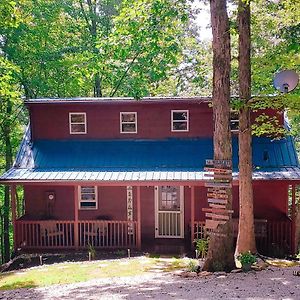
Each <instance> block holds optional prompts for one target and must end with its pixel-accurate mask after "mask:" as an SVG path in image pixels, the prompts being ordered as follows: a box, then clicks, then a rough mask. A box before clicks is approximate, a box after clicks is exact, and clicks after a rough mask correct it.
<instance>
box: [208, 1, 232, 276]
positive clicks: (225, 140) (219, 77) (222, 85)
mask: <svg viewBox="0 0 300 300" xmlns="http://www.w3.org/2000/svg"><path fill="white" fill-rule="evenodd" d="M210 11H211V24H212V32H213V115H214V159H221V160H231V159H232V146H231V131H230V34H229V22H228V16H227V10H226V0H211V1H210ZM227 209H230V210H231V209H232V192H231V190H228V203H227ZM219 226H220V225H219ZM221 231H222V232H223V233H224V234H225V235H226V236H216V235H212V236H211V238H210V243H209V249H208V254H207V258H206V261H205V263H204V266H203V269H204V270H209V271H217V270H225V271H228V270H231V269H232V268H233V267H234V256H233V254H234V253H233V236H232V221H231V219H230V220H229V221H228V222H227V223H226V224H225V225H222V227H221Z"/></svg>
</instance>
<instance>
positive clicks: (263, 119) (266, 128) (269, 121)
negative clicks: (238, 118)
mask: <svg viewBox="0 0 300 300" xmlns="http://www.w3.org/2000/svg"><path fill="white" fill-rule="evenodd" d="M252 133H253V134H254V135H256V136H269V137H271V138H274V139H275V138H282V136H284V135H286V134H288V131H287V130H286V129H285V128H284V127H282V126H281V125H280V123H279V119H278V117H277V116H272V117H271V116H269V115H267V114H265V113H262V114H261V115H259V116H258V117H257V118H256V119H255V123H254V124H253V125H252Z"/></svg>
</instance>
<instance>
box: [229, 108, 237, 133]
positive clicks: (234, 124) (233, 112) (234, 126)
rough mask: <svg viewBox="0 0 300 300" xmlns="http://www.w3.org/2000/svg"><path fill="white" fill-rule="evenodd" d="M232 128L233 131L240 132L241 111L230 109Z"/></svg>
mask: <svg viewBox="0 0 300 300" xmlns="http://www.w3.org/2000/svg"><path fill="white" fill-rule="evenodd" d="M230 129H231V132H232V133H237V132H239V112H238V111H237V110H231V111H230Z"/></svg>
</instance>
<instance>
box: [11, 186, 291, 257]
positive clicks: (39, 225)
mask: <svg viewBox="0 0 300 300" xmlns="http://www.w3.org/2000/svg"><path fill="white" fill-rule="evenodd" d="M53 184H54V183H52V186H51V188H50V189H51V191H50V192H49V184H45V183H44V184H42V183H39V184H37V183H36V184H35V185H33V184H30V185H28V184H26V183H25V184H24V188H25V214H24V215H18V213H17V211H16V184H13V185H11V199H12V217H13V218H12V220H13V228H14V245H15V249H17V248H21V249H23V250H26V251H30V250H36V251H37V250H51V249H52V250H56V249H84V248H87V247H93V248H97V249H122V248H125V249H145V248H147V247H149V246H150V247H151V246H153V245H155V244H160V245H161V244H162V243H163V244H165V245H166V247H168V245H169V246H170V249H172V247H171V245H176V244H177V245H184V246H185V248H188V249H185V250H191V249H193V241H194V239H198V238H205V237H206V236H207V234H206V230H205V218H204V213H203V212H202V207H206V206H207V203H206V202H207V200H206V198H205V188H204V186H203V182H202V181H198V182H196V181H194V182H192V181H191V182H189V185H187V184H184V185H182V184H183V183H182V182H177V183H174V182H171V183H170V182H155V183H150V182H148V183H147V185H145V184H142V183H140V184H137V183H135V185H134V183H133V182H131V183H129V182H128V183H126V182H124V183H120V182H119V183H114V184H112V183H111V184H110V186H109V187H108V186H107V183H106V185H105V184H104V183H102V184H100V183H97V189H98V191H99V197H100V199H99V206H100V207H99V209H98V210H97V212H93V211H91V210H86V211H80V209H79V205H80V201H79V195H80V184H77V185H74V183H68V184H66V183H65V184H64V185H62V184H61V185H57V183H55V184H56V185H53ZM81 184H84V185H91V183H89V182H85V183H81ZM93 184H95V183H93ZM129 184H130V185H129ZM167 184H169V185H167ZM128 187H129V189H128ZM161 187H168V188H169V190H171V191H173V192H174V191H175V190H176V188H178V197H179V201H178V203H177V204H176V208H175V209H174V210H171V211H170V210H163V209H161V210H159V203H158V202H157V200H158V199H156V197H155V195H157V193H158V191H159V190H160V188H161ZM172 187H173V188H172ZM287 187H288V186H287ZM170 188H171V189H170ZM270 188H272V187H270ZM62 189H66V190H67V191H69V192H71V193H72V197H70V199H71V200H69V201H67V200H66V197H61V195H63V193H61V190H62ZM237 189H238V186H237V185H236V184H235V185H234V188H233V196H234V201H233V206H234V210H235V214H234V216H233V232H234V235H235V236H237V231H238V230H237V229H238V219H237V216H238V211H237V209H236V207H238V199H237V195H236V191H237ZM32 190H34V191H35V190H39V192H40V194H41V195H44V196H45V197H44V198H43V199H40V198H39V197H38V198H37V199H40V200H41V201H40V202H41V203H40V204H38V203H37V202H34V203H31V204H30V199H32V198H29V199H28V198H27V199H26V196H27V197H29V196H32V197H33V198H34V197H37V196H34V192H32ZM256 190H257V188H256ZM26 191H27V192H26ZM29 191H30V192H29ZM128 191H131V192H132V198H131V200H130V199H129V198H130V197H129V198H128ZM290 191H291V201H292V202H291V205H290V213H291V218H289V217H288V216H286V217H284V218H279V217H278V218H277V219H276V218H275V216H273V217H271V215H270V213H269V214H266V216H265V218H264V217H262V216H263V215H264V212H261V213H257V214H256V216H255V218H256V219H255V233H256V240H257V244H258V250H259V251H260V252H261V253H267V252H268V250H270V248H272V247H277V248H279V249H282V250H283V251H284V252H285V253H294V251H295V247H296V240H295V236H296V235H295V232H296V217H295V216H296V186H295V185H291V186H290ZM288 193H289V192H288V191H287V194H288ZM52 194H54V195H55V194H56V196H55V198H56V199H55V203H56V204H55V205H54V206H52V207H51V205H50V204H49V201H50V203H51V199H50V200H49V195H52ZM256 195H257V201H260V199H259V197H260V196H259V194H258V193H257V192H256ZM69 196H70V195H69ZM50 198H51V197H50ZM116 199H118V201H117V200H116ZM128 200H129V201H131V205H129V207H130V206H131V208H130V209H129V210H128ZM26 201H27V202H26ZM71 202H72V204H71ZM284 202H285V204H286V203H287V199H284ZM107 203H110V205H109V207H108V206H107V205H108V204H107ZM172 203H173V202H172ZM174 203H175V202H174ZM174 203H173V204H174ZM41 204H43V207H44V208H45V209H44V211H43V210H42V209H40V208H39V205H41ZM129 204H130V203H129ZM173 204H172V205H173ZM285 204H284V205H285ZM32 205H34V206H36V210H34V209H33V208H32ZM277 206H278V204H277ZM26 207H27V209H26ZM174 207H175V206H174ZM35 211H39V214H37V213H35ZM66 211H67V212H68V213H66ZM64 215H65V218H64V217H63V216H64ZM278 216H279V215H278ZM152 248H153V247H152Z"/></svg>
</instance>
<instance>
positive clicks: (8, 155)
mask: <svg viewBox="0 0 300 300" xmlns="http://www.w3.org/2000/svg"><path fill="white" fill-rule="evenodd" d="M6 113H7V116H8V118H9V117H10V116H11V114H12V104H11V101H10V100H9V99H8V100H7V108H6ZM10 133H11V128H10V121H9V120H7V121H5V122H4V124H3V138H4V144H5V170H6V171H7V170H9V169H10V168H11V166H12V160H13V159H12V146H11V140H10ZM9 200H10V197H9V186H8V185H6V186H5V188H4V203H3V204H4V205H3V242H4V261H5V262H8V261H9V259H10V241H9V224H10V217H9V216H10V205H9V204H10V201H9Z"/></svg>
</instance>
